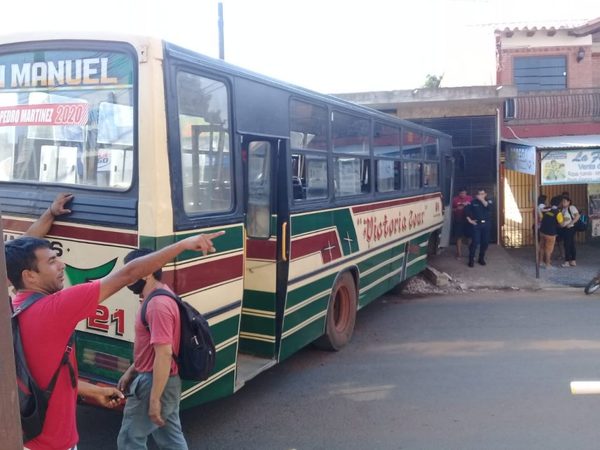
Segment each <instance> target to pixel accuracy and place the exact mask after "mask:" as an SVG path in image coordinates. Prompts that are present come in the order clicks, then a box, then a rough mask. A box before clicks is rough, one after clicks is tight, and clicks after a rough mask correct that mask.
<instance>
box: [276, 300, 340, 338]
mask: <svg viewBox="0 0 600 450" xmlns="http://www.w3.org/2000/svg"><path fill="white" fill-rule="evenodd" d="M328 302H329V295H324V296H323V297H320V298H318V299H317V300H315V301H314V302H312V303H309V304H308V305H306V306H304V307H303V308H300V309H299V310H297V311H294V312H293V313H291V314H289V315H287V316H285V318H284V320H283V331H284V332H286V331H288V330H291V329H292V328H294V327H295V326H297V325H299V324H301V323H302V322H304V321H305V320H307V319H310V318H311V317H313V316H315V315H317V314H318V313H320V312H322V311H325V310H326V309H327V303H328Z"/></svg>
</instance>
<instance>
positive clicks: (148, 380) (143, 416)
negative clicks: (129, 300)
mask: <svg viewBox="0 0 600 450" xmlns="http://www.w3.org/2000/svg"><path fill="white" fill-rule="evenodd" d="M151 253H152V250H150V249H139V250H134V251H132V252H130V253H129V254H128V255H127V256H126V257H125V261H132V260H134V259H136V258H139V257H141V256H144V255H148V254H151ZM161 278H162V271H161V270H158V271H156V272H154V273H153V274H150V275H147V276H146V277H144V278H142V279H140V280H138V281H137V282H135V283H134V284H132V285H130V286H128V288H129V289H130V290H131V291H132V292H133V293H134V294H136V295H139V296H140V299H142V300H143V299H146V298H148V296H149V295H150V294H151V293H152V292H153V291H155V290H156V289H166V290H168V291H171V292H173V291H172V290H171V288H169V287H168V286H167V285H166V284H164V283H162V282H161ZM141 309H142V308H141V307H140V308H139V309H138V312H137V314H136V316H135V339H134V343H133V364H132V365H131V366H130V367H129V368H128V369H127V371H126V372H125V373H124V374H123V376H122V377H121V379H120V380H119V383H118V385H117V387H118V388H119V389H121V391H123V392H125V391H129V392H130V393H131V394H132V396H131V397H130V398H129V399H128V400H127V403H126V404H125V410H124V411H123V422H122V424H121V431H119V437H118V438H117V445H118V448H119V450H135V449H146V448H147V447H146V445H147V441H148V436H150V435H152V436H153V437H154V440H155V441H156V444H157V445H158V447H159V448H160V449H164V450H167V449H168V450H187V448H188V447H187V443H186V441H185V438H184V436H183V431H182V429H181V422H180V420H179V402H180V398H181V380H180V378H179V375H178V367H177V364H176V362H175V357H176V356H177V355H178V354H179V339H180V334H181V322H180V317H179V308H178V306H177V303H176V302H175V301H174V300H173V299H172V298H170V297H168V296H166V295H156V296H153V297H152V301H151V302H149V303H148V304H147V306H146V317H145V318H146V323H147V324H148V327H146V326H144V324H143V321H142V317H141Z"/></svg>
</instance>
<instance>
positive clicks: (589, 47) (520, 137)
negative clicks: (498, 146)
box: [495, 18, 600, 246]
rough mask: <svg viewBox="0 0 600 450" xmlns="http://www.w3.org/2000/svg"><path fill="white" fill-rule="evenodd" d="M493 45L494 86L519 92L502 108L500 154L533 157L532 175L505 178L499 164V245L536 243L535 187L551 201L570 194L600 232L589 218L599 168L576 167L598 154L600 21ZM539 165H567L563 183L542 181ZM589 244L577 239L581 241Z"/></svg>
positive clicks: (516, 32) (517, 35)
mask: <svg viewBox="0 0 600 450" xmlns="http://www.w3.org/2000/svg"><path fill="white" fill-rule="evenodd" d="M495 37H496V56H497V85H498V87H499V88H500V86H502V87H509V86H510V87H511V88H516V95H515V96H514V97H511V98H507V99H506V100H505V104H504V114H503V116H504V117H503V120H502V122H501V125H500V136H501V140H502V150H503V153H502V154H503V155H504V153H505V151H506V150H507V149H509V148H511V147H512V148H519V147H520V148H535V153H536V155H537V163H536V164H537V170H536V175H525V174H523V173H520V172H516V171H513V170H508V169H507V168H506V167H505V164H504V159H503V157H502V158H501V164H500V179H499V187H500V197H501V200H502V202H503V203H502V205H501V208H500V211H501V216H500V217H499V221H500V233H501V239H502V242H503V243H504V244H505V245H508V246H521V245H530V244H532V243H533V239H534V238H533V233H532V226H533V222H534V213H533V210H534V207H535V203H536V199H534V198H533V195H532V192H535V189H534V188H535V187H536V185H537V187H539V189H540V191H541V192H543V193H544V194H546V195H548V197H549V198H550V197H551V196H553V195H556V194H559V193H561V192H563V191H567V192H569V193H570V196H571V197H572V199H573V203H574V204H575V205H577V206H578V207H579V208H580V209H583V210H584V211H586V212H589V213H591V214H594V215H596V214H597V215H598V223H597V225H598V226H600V211H593V204H594V200H595V199H596V198H600V197H599V196H600V165H599V166H598V170H594V171H593V172H594V173H592V172H591V171H589V170H587V171H585V172H584V171H581V172H579V169H578V165H577V164H576V163H574V162H573V161H578V160H580V159H581V158H586V159H588V162H591V160H592V159H593V158H594V155H595V153H594V150H598V149H600V18H597V19H594V20H592V21H589V22H587V23H585V24H583V25H578V26H559V27H547V26H539V27H537V26H529V27H523V28H504V29H503V30H496V32H495ZM598 155H600V153H598ZM544 158H553V159H555V158H559V163H561V164H563V163H564V166H563V167H565V170H566V175H565V178H564V179H563V180H558V181H555V180H547V179H545V178H544V173H543V169H544ZM581 167H583V166H581ZM587 167H588V168H589V166H587ZM567 175H568V176H567ZM594 234H595V233H594ZM590 236H591V233H588V234H587V235H586V234H578V239H579V240H580V241H583V240H586V238H589V237H590Z"/></svg>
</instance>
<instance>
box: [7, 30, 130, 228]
mask: <svg viewBox="0 0 600 450" xmlns="http://www.w3.org/2000/svg"><path fill="white" fill-rule="evenodd" d="M32 49H34V50H35V51H97V52H120V53H123V54H126V55H127V56H129V57H130V58H131V61H132V66H133V89H132V91H133V92H132V94H133V101H132V106H133V168H132V171H133V173H132V177H131V184H130V186H129V187H128V188H126V189H121V188H119V189H115V188H110V187H104V186H91V185H83V184H81V185H75V184H65V183H52V182H50V183H44V184H41V183H39V182H34V181H0V187H2V188H3V189H5V188H6V189H7V190H8V191H9V192H16V191H18V192H23V191H24V192H26V193H27V194H25V195H27V196H28V197H29V196H30V195H32V194H33V195H35V197H36V198H38V197H39V198H40V199H41V198H42V197H45V196H44V195H38V194H36V193H37V192H40V189H41V190H42V191H47V192H51V193H55V192H56V193H58V192H64V191H65V190H67V191H69V192H72V193H74V194H75V200H74V205H75V206H73V213H71V214H70V215H68V216H65V217H64V218H61V220H64V221H65V222H77V223H89V224H94V225H102V226H119V227H123V228H128V229H137V228H138V226H139V221H138V211H137V203H138V201H139V193H140V187H139V158H140V146H139V132H140V130H139V114H140V112H139V97H140V77H139V64H140V58H139V55H138V52H137V51H136V49H135V47H133V45H131V44H130V43H127V42H117V41H94V40H88V39H81V40H70V39H56V40H48V41H44V42H41V43H40V42H35V41H30V42H18V43H13V44H6V45H3V51H2V54H4V55H6V54H10V53H23V52H30V51H32ZM21 187H22V189H21ZM53 195H54V194H53ZM123 196H125V199H123ZM97 197H101V198H110V199H120V200H124V202H123V204H129V202H131V204H132V205H136V206H135V211H134V216H135V220H133V222H130V223H120V222H118V223H115V221H114V218H112V216H107V215H106V214H105V213H106V212H105V211H103V213H102V214H98V215H94V214H93V213H89V212H86V213H85V214H83V213H82V212H78V211H77V206H76V205H77V203H79V201H80V200H83V199H87V198H89V199H92V200H94V201H95V199H96V198H97ZM78 199H79V200H78ZM36 201H37V200H36ZM86 201H87V200H86ZM121 207H122V206H121ZM4 209H5V211H4V212H5V213H10V212H12V209H11V208H10V207H6V206H5V208H4Z"/></svg>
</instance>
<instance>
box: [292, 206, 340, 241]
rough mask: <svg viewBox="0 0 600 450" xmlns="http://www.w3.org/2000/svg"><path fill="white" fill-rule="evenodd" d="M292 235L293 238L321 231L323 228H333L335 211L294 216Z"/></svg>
mask: <svg viewBox="0 0 600 450" xmlns="http://www.w3.org/2000/svg"><path fill="white" fill-rule="evenodd" d="M290 220H291V227H292V228H291V233H292V237H293V236H297V235H299V234H304V233H310V232H313V231H319V230H322V229H323V228H331V227H332V226H333V225H334V223H335V222H334V221H333V211H323V212H315V213H311V214H303V215H301V216H292V217H291V218H290Z"/></svg>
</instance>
